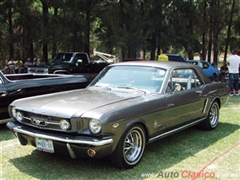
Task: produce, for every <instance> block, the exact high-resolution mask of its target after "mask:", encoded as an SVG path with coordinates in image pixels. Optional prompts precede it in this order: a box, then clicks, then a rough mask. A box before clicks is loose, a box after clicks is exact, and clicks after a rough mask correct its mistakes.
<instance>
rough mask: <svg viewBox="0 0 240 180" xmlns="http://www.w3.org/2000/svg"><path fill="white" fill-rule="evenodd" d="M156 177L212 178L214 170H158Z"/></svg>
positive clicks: (192, 179)
mask: <svg viewBox="0 0 240 180" xmlns="http://www.w3.org/2000/svg"><path fill="white" fill-rule="evenodd" d="M157 177H158V178H173V179H174V178H179V177H181V178H183V179H191V180H195V179H198V178H214V177H215V173H214V172H207V171H206V172H204V171H199V172H194V171H189V170H183V171H182V172H174V171H171V172H163V171H160V172H159V173H158V175H157Z"/></svg>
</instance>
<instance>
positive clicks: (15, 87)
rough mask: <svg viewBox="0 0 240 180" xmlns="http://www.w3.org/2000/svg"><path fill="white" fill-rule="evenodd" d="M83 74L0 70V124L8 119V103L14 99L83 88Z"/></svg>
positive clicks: (85, 82)
mask: <svg viewBox="0 0 240 180" xmlns="http://www.w3.org/2000/svg"><path fill="white" fill-rule="evenodd" d="M87 84H88V83H87V80H86V79H85V78H84V77H83V76H73V75H63V74H62V75H60V74H11V75H4V74H3V73H2V72H1V71H0V124H3V123H6V122H8V121H10V118H9V115H8V105H9V104H10V103H11V102H13V101H14V100H16V99H19V98H23V97H30V96H34V95H40V94H47V93H53V92H59V91H66V90H71V89H79V88H85V87H86V86H87Z"/></svg>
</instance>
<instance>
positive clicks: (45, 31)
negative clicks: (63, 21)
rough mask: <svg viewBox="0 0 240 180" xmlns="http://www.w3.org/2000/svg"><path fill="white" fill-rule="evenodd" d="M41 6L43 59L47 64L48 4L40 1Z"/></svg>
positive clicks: (44, 0) (43, 0)
mask: <svg viewBox="0 0 240 180" xmlns="http://www.w3.org/2000/svg"><path fill="white" fill-rule="evenodd" d="M42 6H43V37H42V40H43V47H42V52H43V59H44V60H45V62H48V4H47V1H46V0H42Z"/></svg>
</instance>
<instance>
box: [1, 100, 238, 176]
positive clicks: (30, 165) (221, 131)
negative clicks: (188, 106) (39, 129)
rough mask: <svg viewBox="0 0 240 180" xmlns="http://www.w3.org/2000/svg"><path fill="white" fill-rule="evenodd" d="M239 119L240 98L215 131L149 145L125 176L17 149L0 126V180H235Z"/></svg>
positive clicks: (193, 131) (99, 165)
mask: <svg viewBox="0 0 240 180" xmlns="http://www.w3.org/2000/svg"><path fill="white" fill-rule="evenodd" d="M239 115H240V97H230V98H229V101H228V102H227V104H226V105H225V106H224V107H223V108H222V109H221V111H220V123H219V125H218V127H217V129H215V130H213V131H203V130H200V129H198V128H196V127H193V128H190V129H187V130H185V131H182V132H180V133H177V134H175V135H172V136H169V137H167V138H164V139H162V140H159V141H157V142H155V143H152V144H149V145H148V146H147V147H146V151H145V154H144V157H143V159H142V161H141V162H140V164H139V165H138V166H137V167H135V168H133V169H129V170H119V169H116V168H114V167H112V166H111V164H109V163H108V161H107V160H106V159H101V160H89V159H71V158H70V157H68V156H62V155H57V154H48V153H43V152H39V151H37V150H36V149H35V148H34V147H31V146H21V145H20V144H19V142H18V140H17V139H16V138H14V137H13V136H12V134H11V132H10V130H8V129H7V128H6V127H5V125H0V131H1V132H0V133H1V136H0V142H1V143H0V164H1V167H0V168H1V169H0V179H2V180H18V179H19V180H22V179H24V180H36V179H41V180H45V179H46V180H66V179H69V180H70V179H71V180H72V179H74V180H75V179H76V180H79V179H80V180H81V179H106V180H107V179H125V180H128V179H183V178H182V177H181V173H182V172H183V171H184V170H186V171H187V172H199V171H200V170H202V169H204V172H213V173H214V174H215V177H214V178H207V179H219V180H237V179H240V144H239V143H240V130H239V127H240V116H239ZM231 148H232V149H231ZM228 150H229V151H228ZM171 172H172V173H175V175H177V173H178V177H177V178H165V177H164V176H165V174H167V173H171ZM161 173H162V174H161ZM158 175H160V176H159V177H157V176H158ZM184 179H191V178H184ZM198 179H204V178H198ZM205 179H206V178H205Z"/></svg>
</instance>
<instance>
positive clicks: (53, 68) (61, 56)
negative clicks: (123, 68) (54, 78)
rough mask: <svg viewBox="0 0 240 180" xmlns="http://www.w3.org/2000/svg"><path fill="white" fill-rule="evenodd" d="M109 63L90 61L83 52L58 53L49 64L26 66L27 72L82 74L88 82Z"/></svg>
mask: <svg viewBox="0 0 240 180" xmlns="http://www.w3.org/2000/svg"><path fill="white" fill-rule="evenodd" d="M108 65H109V63H107V62H91V60H90V58H89V56H88V54H87V53H85V52H61V53H58V54H57V55H56V56H55V57H54V58H53V60H52V62H51V63H50V64H37V65H30V66H29V67H28V72H29V73H41V74H73V75H83V76H84V77H85V78H86V79H87V81H88V82H89V83H90V82H91V81H92V80H93V79H94V78H95V77H96V76H97V75H98V73H99V72H100V71H101V70H103V69H104V68H105V67H106V66H108Z"/></svg>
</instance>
